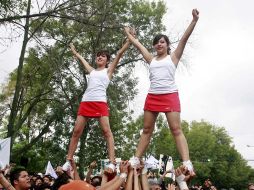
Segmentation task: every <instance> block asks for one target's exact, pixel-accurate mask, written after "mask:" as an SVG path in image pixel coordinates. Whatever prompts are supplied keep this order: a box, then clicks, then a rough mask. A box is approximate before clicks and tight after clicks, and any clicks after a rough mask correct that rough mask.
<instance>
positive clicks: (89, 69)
mask: <svg viewBox="0 0 254 190" xmlns="http://www.w3.org/2000/svg"><path fill="white" fill-rule="evenodd" d="M70 48H71V51H72V53H73V55H74V56H75V57H76V58H77V59H78V60H79V61H80V62H81V63H82V65H83V66H84V67H85V69H86V70H87V71H88V73H90V72H91V71H92V70H94V68H93V67H92V66H90V65H89V63H88V62H87V61H86V60H85V59H84V58H83V57H82V56H81V55H80V54H79V53H78V52H77V51H76V49H75V46H74V45H73V44H72V43H71V44H70Z"/></svg>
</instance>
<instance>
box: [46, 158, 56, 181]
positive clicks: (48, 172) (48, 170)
mask: <svg viewBox="0 0 254 190" xmlns="http://www.w3.org/2000/svg"><path fill="white" fill-rule="evenodd" d="M45 175H51V176H52V177H53V178H55V179H56V178H57V175H56V172H55V170H54V168H53V167H52V165H51V163H50V161H48V165H47V168H46V172H45Z"/></svg>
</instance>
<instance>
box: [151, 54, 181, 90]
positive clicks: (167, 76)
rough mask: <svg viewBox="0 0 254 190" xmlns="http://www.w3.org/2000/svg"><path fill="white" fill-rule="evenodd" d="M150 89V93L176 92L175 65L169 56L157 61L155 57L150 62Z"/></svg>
mask: <svg viewBox="0 0 254 190" xmlns="http://www.w3.org/2000/svg"><path fill="white" fill-rule="evenodd" d="M149 71H150V76H149V78H150V89H149V91H148V93H151V94H167V93H173V92H177V91H178V88H177V86H176V83H175V71H176V65H175V64H174V63H173V62H172V60H171V56H170V55H167V56H166V57H165V58H163V59H161V60H159V61H157V60H156V59H155V58H153V60H152V61H151V63H150V66H149Z"/></svg>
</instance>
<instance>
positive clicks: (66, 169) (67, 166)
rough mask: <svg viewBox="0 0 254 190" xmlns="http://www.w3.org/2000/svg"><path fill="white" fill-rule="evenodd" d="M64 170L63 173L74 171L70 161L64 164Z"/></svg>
mask: <svg viewBox="0 0 254 190" xmlns="http://www.w3.org/2000/svg"><path fill="white" fill-rule="evenodd" d="M62 169H63V171H69V170H71V169H72V167H71V163H70V161H69V160H67V161H66V162H65V163H64V165H63V166H62Z"/></svg>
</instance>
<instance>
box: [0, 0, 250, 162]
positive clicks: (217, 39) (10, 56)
mask: <svg viewBox="0 0 254 190" xmlns="http://www.w3.org/2000/svg"><path fill="white" fill-rule="evenodd" d="M166 2H167V6H168V13H167V14H166V16H165V18H164V23H165V25H166V26H167V28H168V32H167V33H174V32H179V31H183V29H185V28H186V27H187V26H188V24H189V22H190V21H191V19H192V15H191V11H192V9H193V8H197V9H198V10H199V11H200V19H199V21H198V24H197V26H196V28H195V31H194V34H193V35H192V37H191V39H190V41H191V42H192V47H191V48H190V47H188V48H187V49H186V52H187V56H188V57H186V59H187V60H188V65H189V68H188V69H185V68H183V69H178V72H177V76H176V77H177V84H178V87H179V93H180V100H181V106H182V113H181V116H182V119H184V120H187V121H192V120H197V121H200V120H201V119H204V120H206V121H208V122H210V123H212V124H214V125H217V126H223V127H225V128H226V130H227V131H228V134H229V135H230V136H231V137H232V138H233V142H234V144H235V147H236V149H237V150H238V151H239V152H240V153H241V154H242V155H243V157H244V158H245V159H249V160H250V159H252V160H254V140H253V139H254V127H253V125H254V85H253V81H254V53H253V50H254V48H253V45H254V19H253V18H254V12H253V10H252V9H253V7H254V1H253V0H244V1H239V0H213V1H204V0H188V1H187V0H166ZM169 30H170V32H169ZM169 38H170V36H169ZM20 46H21V42H19V43H14V44H13V46H12V47H10V48H8V50H7V51H5V52H4V53H1V54H0V82H1V83H2V82H3V81H4V79H5V78H6V77H7V75H8V73H9V72H11V71H12V70H13V69H14V68H15V67H17V65H18V57H19V52H20V49H21V47H20ZM3 50H4V48H2V47H1V49H0V52H1V51H3ZM251 50H252V51H251ZM140 70H142V72H140ZM136 74H137V75H139V77H140V80H139V85H138V87H139V95H138V96H137V98H136V101H135V102H134V104H135V105H138V106H135V113H136V114H141V113H142V112H143V111H142V110H143V104H144V100H145V96H146V93H147V90H148V88H149V83H148V81H149V79H148V72H147V70H145V69H144V67H143V66H141V65H137V68H136ZM247 145H252V146H253V147H250V148H248V147H247ZM249 164H250V165H252V167H254V161H252V162H249Z"/></svg>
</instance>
